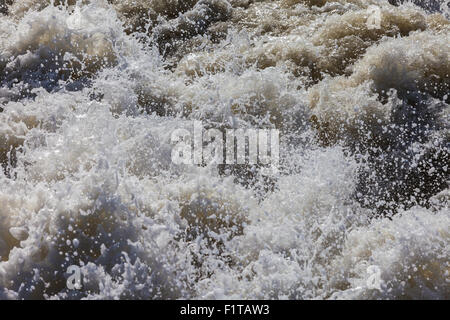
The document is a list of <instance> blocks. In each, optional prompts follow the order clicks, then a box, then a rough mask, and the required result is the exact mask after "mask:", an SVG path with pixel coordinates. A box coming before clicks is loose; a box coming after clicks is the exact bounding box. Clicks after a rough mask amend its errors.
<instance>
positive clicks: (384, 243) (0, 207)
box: [0, 0, 450, 299]
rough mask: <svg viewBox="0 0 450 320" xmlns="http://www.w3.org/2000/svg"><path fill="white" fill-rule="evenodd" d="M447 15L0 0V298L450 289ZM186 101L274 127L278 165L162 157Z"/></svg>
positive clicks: (314, 0)
mask: <svg viewBox="0 0 450 320" xmlns="http://www.w3.org/2000/svg"><path fill="white" fill-rule="evenodd" d="M371 6H377V8H378V10H379V12H380V21H379V23H380V24H379V27H378V28H371V27H370V26H369V25H368V24H367V21H368V18H369V15H370V8H371ZM448 19H449V2H448V1H439V0H429V1H425V0H416V1H400V0H399V1H391V0H390V1H387V0H386V1H384V0H379V1H376V0H370V1H367V0H364V1H363V0H279V1H269V0H258V1H256V0H229V1H227V0H187V1H179V0H138V1H135V0H133V1H131V0H123V1H119V0H109V1H106V0H82V1H81V0H80V1H75V0H68V1H61V0H52V1H50V0H20V1H19V0H17V1H14V0H0V163H1V166H2V169H1V170H0V299H117V298H121V299H178V298H185V299H448V298H450V285H449V282H450V265H449V257H450V252H449V248H450V246H449V240H450V233H449V230H450V211H449V200H450V194H449V181H450V179H449V173H448V170H449V165H450V154H449V148H450V131H449V130H450V127H449V124H450V122H449V116H450V100H449V92H450V90H449V89H450V77H449V74H450V59H449V52H450V50H449V44H450V21H449V20H448ZM193 120H201V121H202V122H203V123H204V124H205V125H207V126H209V127H217V128H221V129H223V128H238V127H239V128H276V129H278V130H280V132H281V144H280V157H281V163H280V168H279V173H278V174H277V175H275V176H271V177H267V176H265V175H264V174H262V173H261V172H260V170H259V168H258V167H251V166H248V165H247V166H246V165H229V166H218V167H210V166H185V165H177V164H175V163H173V162H172V160H171V153H172V149H173V145H172V143H171V133H172V132H173V131H174V130H176V129H180V128H185V129H187V130H191V129H192V122H193ZM72 265H76V266H79V267H80V270H81V274H82V278H83V282H82V288H81V289H79V290H69V288H68V287H67V285H66V280H67V278H68V274H67V270H68V268H69V266H72ZM374 276H376V278H374ZM373 279H375V280H376V281H375V283H374V282H373Z"/></svg>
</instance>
